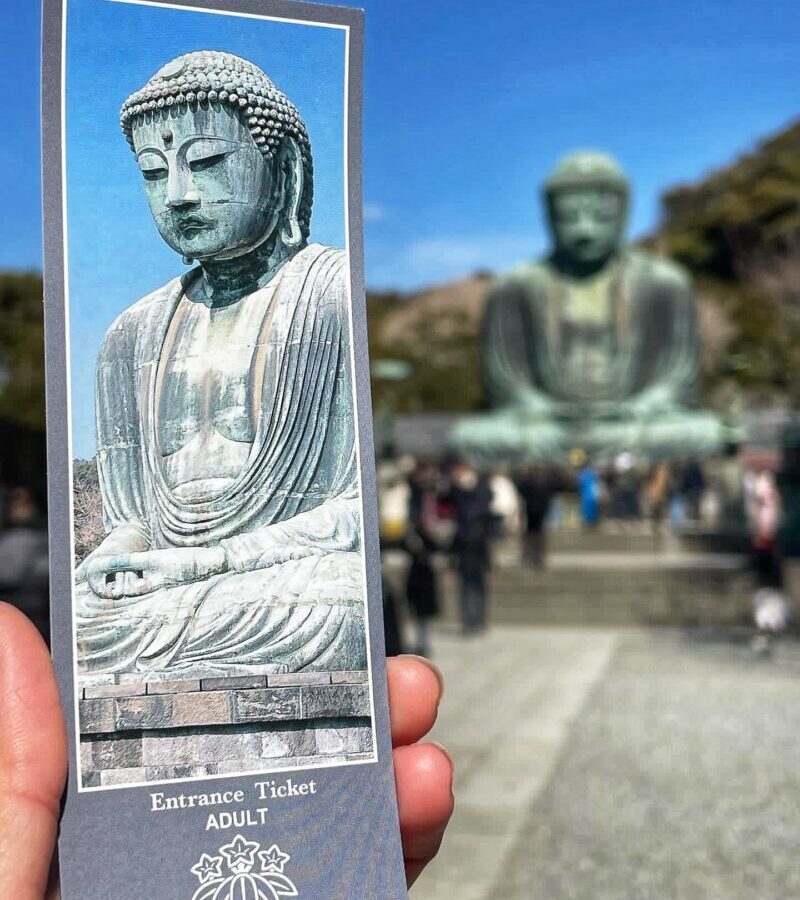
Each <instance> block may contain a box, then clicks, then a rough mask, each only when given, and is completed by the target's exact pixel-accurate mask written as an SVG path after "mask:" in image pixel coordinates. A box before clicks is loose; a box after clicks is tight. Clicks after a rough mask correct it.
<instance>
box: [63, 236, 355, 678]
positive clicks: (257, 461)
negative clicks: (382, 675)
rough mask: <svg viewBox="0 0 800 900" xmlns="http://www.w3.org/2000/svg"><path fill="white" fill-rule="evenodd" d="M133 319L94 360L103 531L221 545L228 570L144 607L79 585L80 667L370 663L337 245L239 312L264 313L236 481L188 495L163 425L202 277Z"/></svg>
mask: <svg viewBox="0 0 800 900" xmlns="http://www.w3.org/2000/svg"><path fill="white" fill-rule="evenodd" d="M198 274H199V271H198V270H195V271H194V272H190V273H189V274H188V275H186V276H184V277H183V278H178V279H175V280H174V281H172V282H170V283H169V284H168V285H166V286H165V287H163V288H161V289H159V290H157V291H155V292H154V293H153V294H150V295H149V296H147V297H145V298H143V299H142V300H141V301H139V302H138V303H136V304H135V305H134V306H132V307H131V308H130V309H128V310H126V311H125V312H124V313H123V314H122V315H121V316H120V317H119V318H118V319H117V320H116V322H114V324H113V325H112V326H111V328H110V329H109V331H108V333H107V335H106V337H105V341H104V343H103V346H102V349H101V351H100V354H99V357H98V365H97V392H96V410H97V467H98V473H99V478H100V490H101V496H102V504H103V516H104V525H105V529H106V532H113V531H114V530H115V529H119V528H126V527H127V528H133V529H136V530H137V531H138V532H140V533H141V535H143V536H144V538H145V539H146V540H147V541H148V543H149V545H150V548H151V549H154V550H156V549H168V548H186V547H209V546H222V547H223V548H224V549H225V553H226V557H227V561H228V565H229V571H227V572H225V573H224V574H218V575H214V576H212V577H209V578H207V579H206V580H203V581H199V582H194V583H190V584H185V585H181V586H177V587H167V588H161V589H158V590H155V591H153V592H151V593H149V594H145V595H143V596H140V597H122V598H118V599H111V600H109V599H105V598H101V597H97V596H95V595H94V593H93V592H92V591H91V590H90V589H89V587H88V585H87V583H86V582H85V581H81V580H80V579H79V583H78V585H77V586H76V615H77V629H78V648H79V667H80V669H81V671H83V672H114V673H123V672H137V671H141V672H176V673H185V672H190V671H204V672H208V671H211V672H214V671H219V672H232V671H236V672H256V671H257V672H265V671H266V672H269V671H299V670H303V669H306V670H331V669H333V670H336V669H361V668H365V667H366V638H365V631H364V575H363V563H362V556H361V525H360V500H359V490H358V484H359V482H358V471H357V458H356V448H355V410H354V403H353V387H352V368H351V353H350V322H349V315H350V313H349V281H348V275H347V265H346V258H345V256H344V254H343V253H342V252H340V251H335V250H331V249H328V248H325V247H322V246H320V245H311V246H309V247H307V248H305V249H304V250H302V251H301V252H299V253H298V254H297V255H296V256H295V257H294V258H293V259H291V260H290V261H289V262H287V263H286V264H285V265H284V267H283V268H282V270H281V271H280V272H279V274H278V275H277V276H276V277H275V278H274V279H273V284H272V288H273V289H272V290H270V289H262V290H261V291H259V292H257V293H255V294H253V295H252V296H250V297H247V298H243V300H241V301H239V302H245V303H248V302H258V303H261V304H262V305H263V325H262V328H261V331H260V334H259V339H258V344H257V346H256V347H255V348H254V350H253V355H252V362H251V365H250V370H249V371H250V375H249V377H248V392H249V398H248V400H249V402H250V404H251V408H252V409H253V411H254V416H255V418H256V422H255V439H254V440H253V443H252V445H251V448H250V452H249V457H248V459H247V462H246V464H245V465H244V466H243V468H242V469H241V471H240V472H239V475H238V477H236V478H235V480H234V481H233V483H231V484H229V485H228V486H227V487H226V488H224V489H223V490H222V492H221V493H220V494H219V495H218V496H215V497H212V498H211V499H205V500H203V501H202V502H201V501H198V500H194V501H192V500H185V499H180V498H179V497H177V496H176V494H175V492H173V491H172V490H171V489H170V487H169V485H168V484H167V481H166V480H165V477H164V472H163V464H162V455H161V452H160V450H159V440H158V433H157V424H158V423H157V421H156V419H157V416H158V410H159V399H160V393H161V392H162V391H163V390H164V388H163V385H162V384H161V380H162V377H161V368H162V367H163V366H164V363H165V361H164V360H163V359H162V356H163V355H164V354H163V353H162V350H163V348H164V344H165V340H166V339H167V335H168V332H169V329H170V323H171V322H172V321H173V317H174V316H176V315H177V314H178V312H177V311H178V310H179V308H180V304H181V300H182V298H183V297H184V295H185V292H186V288H187V286H188V284H189V283H190V281H191V279H193V278H196V277H198Z"/></svg>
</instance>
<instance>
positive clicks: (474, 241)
mask: <svg viewBox="0 0 800 900" xmlns="http://www.w3.org/2000/svg"><path fill="white" fill-rule="evenodd" d="M374 249H375V250H378V248H374ZM542 251H543V244H542V242H541V241H537V240H536V238H535V236H533V235H530V234H525V235H521V234H506V235H497V234H495V235H480V236H479V235H472V236H469V235H466V236H459V237H455V236H441V237H430V238H420V239H419V240H416V241H412V242H411V243H410V244H407V245H406V246H400V247H397V248H387V247H385V246H382V247H380V250H379V252H373V248H369V247H368V254H367V284H368V286H369V287H372V288H401V289H413V288H418V287H424V286H427V285H430V284H436V283H437V282H442V281H449V280H451V279H454V278H460V277H463V276H465V275H471V274H472V273H473V272H477V271H481V270H488V271H492V272H500V271H504V270H506V269H509V268H511V267H512V266H514V265H515V264H517V263H519V262H521V261H523V260H526V259H531V258H533V257H535V256H538V255H540V254H541V252H542ZM373 262H374V265H373Z"/></svg>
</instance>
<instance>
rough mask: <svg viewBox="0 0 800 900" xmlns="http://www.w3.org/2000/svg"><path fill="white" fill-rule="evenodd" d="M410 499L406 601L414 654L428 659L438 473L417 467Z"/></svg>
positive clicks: (435, 602) (434, 606)
mask: <svg viewBox="0 0 800 900" xmlns="http://www.w3.org/2000/svg"><path fill="white" fill-rule="evenodd" d="M409 486H410V488H411V499H410V503H409V517H408V518H409V521H408V530H407V532H406V538H405V541H404V542H403V546H404V548H405V550H406V552H407V553H408V555H409V557H410V565H409V568H408V575H407V578H406V600H407V601H408V608H409V611H410V613H411V617H412V619H413V621H414V625H415V627H416V645H415V647H414V652H415V653H417V654H418V655H419V656H429V655H430V638H429V630H430V629H429V626H430V622H431V620H432V619H434V618H436V616H437V615H438V614H439V589H438V583H437V578H436V570H435V569H434V566H433V554H434V553H435V552H436V551H437V550H439V549H441V548H440V547H439V545H438V542H437V540H436V538H435V526H436V520H437V518H438V499H439V471H438V469H437V467H436V466H433V465H426V464H421V465H419V466H417V468H416V469H415V470H414V472H413V473H412V474H411V477H410V479H409Z"/></svg>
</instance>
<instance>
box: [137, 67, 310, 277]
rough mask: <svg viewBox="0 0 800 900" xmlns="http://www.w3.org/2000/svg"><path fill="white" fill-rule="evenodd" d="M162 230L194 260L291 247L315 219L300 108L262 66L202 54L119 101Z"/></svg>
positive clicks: (171, 243) (302, 239) (298, 244)
mask: <svg viewBox="0 0 800 900" xmlns="http://www.w3.org/2000/svg"><path fill="white" fill-rule="evenodd" d="M121 124H122V130H123V132H124V133H125V135H126V137H127V138H128V142H129V143H130V145H131V147H132V148H133V151H134V153H135V154H136V161H137V163H138V165H139V168H140V170H141V173H142V176H143V178H144V185H145V190H146V193H147V200H148V202H149V204H150V210H151V212H152V214H153V218H154V219H155V222H156V225H157V227H158V230H159V232H160V234H161V236H162V237H163V238H164V240H165V241H166V242H167V243H168V244H169V246H170V247H172V248H173V249H174V250H176V251H178V252H179V253H180V254H181V255H182V256H184V257H185V258H187V259H197V260H200V261H201V262H203V261H206V260H224V259H232V258H235V257H239V256H243V255H245V254H246V253H249V252H250V251H251V250H253V249H254V248H256V247H258V246H260V245H262V244H264V243H265V242H266V241H268V240H274V241H276V242H277V241H281V242H282V243H283V245H284V248H285V250H286V251H288V252H289V253H292V252H296V251H297V250H298V249H300V248H301V247H302V246H304V245H305V243H306V241H307V239H308V234H309V229H310V223H311V205H312V200H313V164H312V158H311V146H310V143H309V140H308V133H307V131H306V127H305V124H304V123H303V120H302V119H301V118H300V114H299V113H298V111H297V109H296V108H295V107H294V105H293V104H292V103H291V102H290V101H289V99H288V98H287V97H286V96H285V95H284V94H283V93H282V92H281V91H280V90H278V89H277V88H276V87H275V85H274V84H273V83H272V82H271V81H270V79H269V78H268V77H267V76H266V74H265V73H264V72H262V71H261V69H259V68H258V67H257V66H255V65H253V64H252V63H250V62H248V61H247V60H245V59H241V58H240V57H238V56H233V55H232V54H230V53H221V52H218V51H212V50H204V51H199V52H196V53H187V54H186V55H185V56H179V57H178V58H177V59H174V60H172V62H170V63H167V65H165V66H164V67H163V68H162V69H160V70H159V71H158V72H157V73H156V74H155V75H154V76H153V77H152V78H151V79H150V80H149V81H148V82H147V84H146V85H145V86H144V87H143V88H141V90H138V91H136V93H134V94H132V95H131V96H130V97H129V98H128V99H127V100H126V101H125V104H124V105H123V107H122V112H121Z"/></svg>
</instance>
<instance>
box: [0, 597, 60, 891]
mask: <svg viewBox="0 0 800 900" xmlns="http://www.w3.org/2000/svg"><path fill="white" fill-rule="evenodd" d="M66 772H67V741H66V730H65V727H64V717H63V714H62V711H61V704H60V701H59V696H58V688H57V686H56V681H55V677H54V675H53V668H52V665H51V662H50V655H49V653H48V652H47V647H46V646H45V643H44V641H43V640H42V638H41V637H40V635H39V632H38V631H37V630H36V628H35V627H34V626H33V625H32V624H31V622H29V621H28V619H26V618H25V616H23V615H22V613H20V612H18V611H17V610H16V609H14V607H12V606H9V605H8V604H6V603H0V897H8V898H11V897H13V898H14V900H42V898H43V897H44V895H45V891H46V889H47V879H48V875H49V871H50V863H51V860H52V857H53V851H54V848H55V841H56V834H57V830H58V814H59V804H60V799H61V794H62V791H63V790H64V782H65V779H66Z"/></svg>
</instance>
